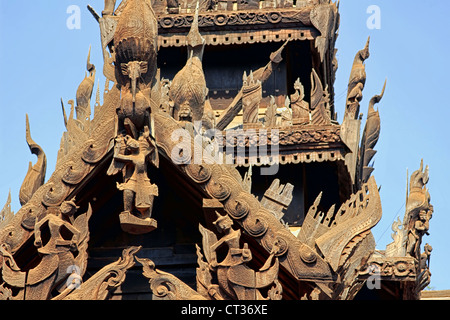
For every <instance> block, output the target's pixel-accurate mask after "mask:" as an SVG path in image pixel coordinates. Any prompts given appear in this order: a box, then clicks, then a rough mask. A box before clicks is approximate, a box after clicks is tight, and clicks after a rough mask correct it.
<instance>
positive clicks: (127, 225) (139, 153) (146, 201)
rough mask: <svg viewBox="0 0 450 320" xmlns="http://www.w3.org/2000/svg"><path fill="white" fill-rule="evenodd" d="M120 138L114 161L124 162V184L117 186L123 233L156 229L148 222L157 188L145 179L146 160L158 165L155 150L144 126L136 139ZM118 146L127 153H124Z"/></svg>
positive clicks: (152, 220)
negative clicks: (151, 160)
mask: <svg viewBox="0 0 450 320" xmlns="http://www.w3.org/2000/svg"><path fill="white" fill-rule="evenodd" d="M120 139H121V140H122V141H121V142H120V143H118V144H116V148H115V152H114V159H115V160H116V161H118V162H122V163H125V174H124V182H123V183H121V184H118V185H117V188H118V189H119V190H121V191H123V202H124V211H123V212H122V213H121V214H120V219H121V225H122V228H123V229H124V231H126V232H130V233H133V234H142V233H147V232H150V231H152V230H154V229H155V228H156V221H155V220H154V219H151V214H152V208H153V201H154V198H155V196H158V187H157V186H156V185H155V184H152V183H151V182H150V179H149V178H148V174H147V163H148V162H147V159H150V158H152V159H153V163H154V164H155V165H158V160H157V158H158V155H157V153H156V152H157V151H156V150H155V145H154V144H153V141H152V140H151V139H150V133H149V129H148V127H145V130H144V134H143V135H141V136H140V137H139V139H138V140H136V139H133V138H132V137H131V136H128V135H127V136H125V137H124V138H120ZM121 146H124V147H125V149H126V150H127V151H129V153H125V152H124V150H123V148H121ZM135 209H136V210H135ZM136 214H137V215H138V216H136Z"/></svg>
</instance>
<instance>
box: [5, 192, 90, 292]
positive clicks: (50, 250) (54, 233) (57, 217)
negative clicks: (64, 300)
mask: <svg viewBox="0 0 450 320" xmlns="http://www.w3.org/2000/svg"><path fill="white" fill-rule="evenodd" d="M77 210H78V207H77V206H76V204H75V202H74V200H71V201H65V202H63V203H62V204H61V206H59V207H49V208H48V209H47V212H46V215H45V216H44V217H43V218H41V219H40V220H37V221H36V223H35V226H34V245H35V246H36V247H37V251H38V253H39V255H40V262H39V263H38V265H37V266H35V267H34V268H32V269H29V270H27V271H22V270H21V269H20V268H19V266H18V265H17V264H16V262H15V260H14V257H13V255H12V254H11V252H10V250H9V247H8V245H6V244H2V245H1V246H0V256H2V257H3V259H2V260H3V266H2V277H3V280H4V284H3V286H2V287H1V288H0V298H2V297H3V298H6V299H12V300H17V299H21V300H23V299H25V300H45V299H48V298H51V297H52V295H53V294H56V295H59V294H61V293H62V292H71V291H72V290H74V288H73V287H71V288H69V284H68V283H67V281H65V280H66V279H67V278H68V277H69V276H70V275H71V273H72V271H73V269H74V268H75V269H77V275H78V279H79V280H80V279H81V277H82V276H83V275H84V272H85V271H86V266H87V251H86V249H87V242H88V240H89V228H88V226H89V219H90V217H91V215H92V210H91V207H90V206H89V209H88V211H87V212H86V213H85V214H82V215H79V216H78V217H77V218H76V219H74V214H75V212H76V211H77ZM44 234H45V236H44ZM5 285H6V286H5ZM11 289H14V292H18V293H17V294H16V295H15V296H13V295H12V294H8V291H9V290H11ZM11 292H12V291H11Z"/></svg>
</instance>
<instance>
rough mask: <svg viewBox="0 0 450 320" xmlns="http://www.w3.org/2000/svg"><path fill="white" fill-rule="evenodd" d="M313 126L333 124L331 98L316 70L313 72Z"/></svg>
mask: <svg viewBox="0 0 450 320" xmlns="http://www.w3.org/2000/svg"><path fill="white" fill-rule="evenodd" d="M311 84H312V88H311V107H310V109H311V124H315V125H326V124H331V115H330V97H329V93H328V90H327V88H325V89H324V88H323V85H322V81H321V80H320V77H319V75H318V74H317V72H316V70H314V69H313V70H312V72H311Z"/></svg>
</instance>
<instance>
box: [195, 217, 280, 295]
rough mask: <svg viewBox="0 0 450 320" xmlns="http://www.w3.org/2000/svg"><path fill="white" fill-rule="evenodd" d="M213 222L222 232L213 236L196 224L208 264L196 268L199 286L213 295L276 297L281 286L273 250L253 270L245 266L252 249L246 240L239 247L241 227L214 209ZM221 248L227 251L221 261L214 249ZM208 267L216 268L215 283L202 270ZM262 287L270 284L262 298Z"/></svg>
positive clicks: (203, 263)
mask: <svg viewBox="0 0 450 320" xmlns="http://www.w3.org/2000/svg"><path fill="white" fill-rule="evenodd" d="M213 224H214V226H215V227H216V228H217V230H218V231H219V232H220V233H221V234H223V236H222V238H220V239H217V237H216V235H215V234H214V233H213V232H212V231H209V230H207V229H205V228H203V227H202V226H200V232H201V233H202V234H203V250H204V253H205V257H206V260H207V262H206V264H208V266H209V267H203V268H200V269H198V271H197V273H198V275H197V278H198V281H200V283H199V286H200V287H202V288H204V291H207V292H208V293H207V294H208V295H210V296H211V297H212V298H214V299H239V300H249V299H251V300H265V299H280V298H281V286H280V284H279V283H278V280H277V277H278V269H279V262H278V258H275V254H276V252H273V253H272V254H271V255H270V257H269V258H268V259H267V261H266V263H265V264H264V266H262V267H261V268H260V269H259V270H258V271H255V270H253V269H251V268H249V267H248V266H247V263H248V262H250V261H251V260H252V253H251V250H250V249H249V248H248V244H244V246H243V248H241V242H240V240H241V231H240V230H234V229H233V228H232V225H233V221H232V220H231V219H230V218H229V217H228V216H221V215H220V214H218V213H217V220H216V221H215V222H214V223H213ZM274 247H275V246H274ZM221 248H226V249H227V254H226V256H225V258H224V259H223V260H222V261H218V255H217V252H218V251H219V249H221ZM275 251H276V249H275ZM198 254H199V264H200V265H205V262H204V261H203V260H202V256H201V253H198ZM274 260H275V262H273V261H274ZM210 270H212V271H214V272H216V274H217V281H218V285H214V284H212V282H211V280H212V277H211V276H210V275H208V274H206V273H209V271H210ZM270 287H271V288H270ZM263 288H270V289H269V291H268V296H269V297H268V298H264V297H263V295H262V293H261V292H260V289H263Z"/></svg>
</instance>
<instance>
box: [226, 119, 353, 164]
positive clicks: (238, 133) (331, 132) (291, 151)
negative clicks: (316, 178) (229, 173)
mask: <svg viewBox="0 0 450 320" xmlns="http://www.w3.org/2000/svg"><path fill="white" fill-rule="evenodd" d="M273 129H275V130H273ZM245 133H246V134H244V132H243V131H242V130H227V131H225V132H223V133H222V135H223V144H222V147H223V148H224V149H225V148H226V150H234V152H235V154H237V152H238V149H239V148H242V147H245V149H246V152H245V158H244V159H240V161H238V162H237V163H236V164H237V165H238V166H245V167H248V166H250V165H256V166H261V165H266V164H270V163H271V162H275V163H278V164H282V165H283V164H289V163H293V164H298V163H312V162H324V161H343V160H344V159H345V155H346V154H347V153H348V152H350V149H349V148H348V146H347V145H346V144H345V143H344V142H343V141H342V139H341V137H340V126H339V125H333V124H331V125H324V126H322V125H306V126H300V125H293V126H291V127H285V128H272V129H270V130H267V129H259V130H255V134H254V135H252V134H249V132H245ZM260 143H261V144H262V145H267V148H268V155H269V156H268V157H250V156H249V149H250V148H251V147H252V146H253V147H259V144H260ZM274 146H277V147H278V148H279V154H280V156H279V157H278V159H273V158H271V157H270V152H269V151H270V150H271V149H272V148H273V147H274ZM269 158H271V159H269ZM271 160H272V161H271Z"/></svg>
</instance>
